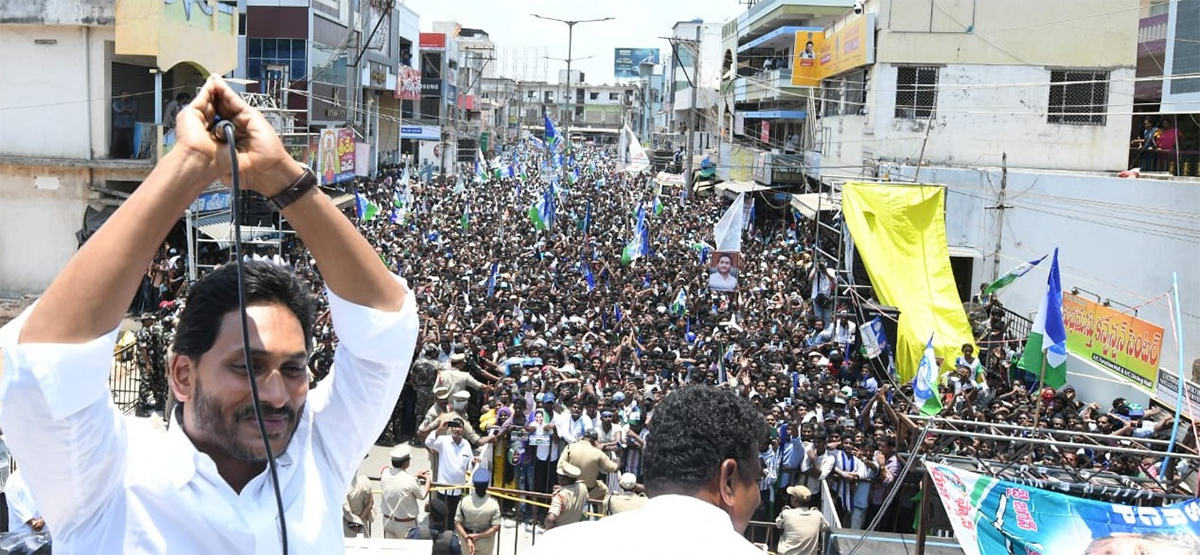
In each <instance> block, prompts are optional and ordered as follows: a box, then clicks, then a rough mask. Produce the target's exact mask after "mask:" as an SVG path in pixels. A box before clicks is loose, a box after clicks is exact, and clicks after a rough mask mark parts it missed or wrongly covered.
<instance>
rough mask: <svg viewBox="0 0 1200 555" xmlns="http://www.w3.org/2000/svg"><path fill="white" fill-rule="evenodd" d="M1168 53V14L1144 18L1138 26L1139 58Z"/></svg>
mask: <svg viewBox="0 0 1200 555" xmlns="http://www.w3.org/2000/svg"><path fill="white" fill-rule="evenodd" d="M1166 51H1167V14H1161V15H1153V16H1150V17H1144V18H1142V20H1141V22H1140V23H1139V24H1138V56H1139V57H1140V56H1152V55H1162V54H1165V53H1166Z"/></svg>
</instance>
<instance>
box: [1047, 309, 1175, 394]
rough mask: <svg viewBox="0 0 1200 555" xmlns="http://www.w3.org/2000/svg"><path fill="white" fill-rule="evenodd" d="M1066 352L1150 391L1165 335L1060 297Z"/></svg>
mask: <svg viewBox="0 0 1200 555" xmlns="http://www.w3.org/2000/svg"><path fill="white" fill-rule="evenodd" d="M1063 324H1065V325H1066V328H1067V350H1068V351H1070V352H1072V353H1075V354H1076V355H1078V356H1080V357H1082V358H1084V359H1087V360H1089V361H1091V362H1093V363H1094V364H1096V365H1098V366H1100V367H1102V368H1105V369H1107V370H1109V371H1110V372H1112V373H1114V374H1116V375H1118V376H1121V377H1122V378H1125V379H1126V380H1128V381H1130V382H1131V383H1133V384H1135V385H1137V386H1139V387H1141V388H1142V389H1145V390H1146V391H1151V390H1153V389H1154V385H1155V383H1157V382H1158V358H1159V355H1161V354H1162V347H1163V345H1162V343H1163V336H1164V332H1163V329H1162V328H1161V327H1159V326H1156V325H1154V324H1151V323H1150V322H1147V321H1145V320H1142V319H1139V318H1137V317H1136V316H1133V315H1131V314H1126V313H1124V312H1121V311H1118V310H1115V309H1112V308H1109V307H1107V306H1104V305H1102V304H1099V303H1096V302H1093V301H1091V300H1089V299H1085V298H1082V297H1080V296H1078V295H1072V294H1071V293H1067V292H1064V293H1063Z"/></svg>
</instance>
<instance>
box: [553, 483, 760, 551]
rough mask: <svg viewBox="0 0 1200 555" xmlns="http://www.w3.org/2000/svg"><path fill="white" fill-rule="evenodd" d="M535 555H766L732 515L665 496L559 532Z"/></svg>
mask: <svg viewBox="0 0 1200 555" xmlns="http://www.w3.org/2000/svg"><path fill="white" fill-rule="evenodd" d="M533 553H534V555H553V554H558V553H570V554H572V555H612V554H613V553H621V554H622V555H642V554H646V555H650V554H653V555H659V554H662V553H689V554H713V555H762V554H763V551H762V550H761V549H759V548H757V547H755V546H754V544H752V543H750V542H749V541H747V540H746V538H744V537H742V535H741V534H739V533H737V531H735V530H734V529H733V523H732V522H731V521H730V520H729V515H728V514H726V513H725V511H722V510H721V509H718V508H717V507H715V506H713V505H711V504H709V503H706V502H704V501H701V500H700V499H696V498H695V497H690V496H686V495H659V496H657V497H654V498H651V499H650V500H649V501H647V502H646V504H645V505H643V506H642V508H640V509H636V510H633V511H626V512H623V513H618V514H615V515H612V516H608V517H604V518H602V519H600V520H591V521H589V520H585V521H583V522H578V523H572V524H570V525H567V526H562V527H558V528H554V529H553V530H550V531H549V532H546V535H544V536H542V537H541V538H539V539H538V541H537V544H536V545H535V546H534V550H533Z"/></svg>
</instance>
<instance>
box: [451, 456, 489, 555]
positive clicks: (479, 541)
mask: <svg viewBox="0 0 1200 555" xmlns="http://www.w3.org/2000/svg"><path fill="white" fill-rule="evenodd" d="M491 481H492V474H491V473H490V472H488V471H487V469H486V468H480V469H479V470H476V471H475V474H473V475H472V476H471V485H472V486H474V489H473V490H472V492H471V495H468V496H466V497H464V498H463V500H462V501H461V502H459V504H458V511H457V512H456V513H455V515H454V528H455V529H456V530H458V537H459V538H461V539H462V543H464V544H466V546H467V553H466V554H465V555H493V554H494V553H495V552H496V532H499V531H500V503H498V502H497V501H496V500H495V499H492V496H490V495H488V492H487V488H488V483H490V482H491Z"/></svg>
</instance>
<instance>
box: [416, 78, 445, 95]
mask: <svg viewBox="0 0 1200 555" xmlns="http://www.w3.org/2000/svg"><path fill="white" fill-rule="evenodd" d="M421 96H423V97H425V98H441V96H442V80H441V79H429V78H428V77H426V78H424V79H421Z"/></svg>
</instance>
